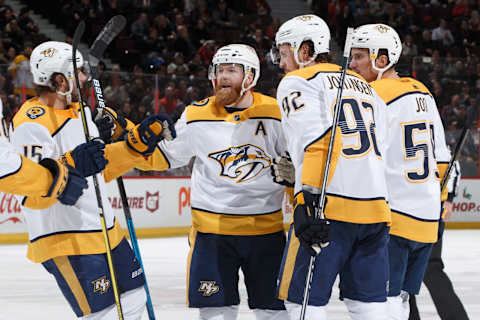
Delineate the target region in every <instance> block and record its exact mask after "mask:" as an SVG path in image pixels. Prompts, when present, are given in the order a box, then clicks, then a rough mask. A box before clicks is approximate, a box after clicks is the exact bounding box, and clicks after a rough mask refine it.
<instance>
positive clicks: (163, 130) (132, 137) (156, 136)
mask: <svg viewBox="0 0 480 320" xmlns="http://www.w3.org/2000/svg"><path fill="white" fill-rule="evenodd" d="M176 136H177V134H176V132H175V125H174V123H173V121H172V119H171V118H170V117H169V116H168V115H167V114H154V115H151V116H149V117H148V118H146V119H144V120H143V121H142V122H141V123H140V124H138V125H136V126H135V127H134V128H133V129H132V130H130V131H129V132H128V134H127V136H126V138H125V141H126V142H127V146H128V147H129V148H130V149H132V150H133V151H135V152H137V153H139V154H141V155H143V156H149V155H151V154H152V153H153V151H154V150H155V147H156V146H157V143H159V142H160V141H161V140H163V139H166V140H173V139H174V138H175V137H176Z"/></svg>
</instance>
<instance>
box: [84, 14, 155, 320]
mask: <svg viewBox="0 0 480 320" xmlns="http://www.w3.org/2000/svg"><path fill="white" fill-rule="evenodd" d="M126 23H127V21H126V19H125V17H124V16H122V15H117V16H114V17H113V18H112V19H110V21H108V23H107V24H106V25H105V28H104V29H103V30H102V32H101V33H100V34H99V35H98V36H97V38H96V39H95V41H94V42H93V44H92V46H91V47H90V49H89V53H88V59H87V61H88V64H89V66H90V72H91V75H92V83H93V87H94V92H95V100H96V101H97V104H98V107H99V108H100V110H99V111H100V112H101V113H102V108H104V107H105V102H104V99H103V91H102V86H101V83H100V80H99V79H98V73H97V67H98V63H99V61H100V59H101V58H102V56H103V53H104V52H105V50H106V48H107V46H108V45H109V44H110V42H111V41H112V40H113V39H114V38H115V37H116V36H117V35H118V34H119V33H120V32H121V31H122V30H123V28H124V27H125V24H126ZM116 180H117V185H118V190H119V192H120V198H121V199H122V205H123V213H124V215H125V220H126V221H127V227H128V233H129V235H130V241H131V242H132V247H133V251H134V252H135V256H136V257H137V260H138V262H139V263H140V267H141V268H142V270H143V278H144V280H145V285H144V288H145V293H146V295H147V312H148V318H149V319H150V320H155V312H154V311H153V304H152V298H151V297H150V290H149V289H148V283H147V276H146V275H145V269H144V267H143V262H142V256H141V254H140V248H139V245H138V241H137V235H136V233H135V227H134V225H133V219H132V214H131V212H130V206H129V205H128V201H127V193H126V192H125V184H124V183H123V178H122V177H118V178H117V179H116Z"/></svg>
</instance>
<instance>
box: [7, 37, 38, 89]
mask: <svg viewBox="0 0 480 320" xmlns="http://www.w3.org/2000/svg"><path fill="white" fill-rule="evenodd" d="M32 50H33V46H32V44H31V43H25V45H24V46H23V51H22V53H21V54H19V55H18V56H16V57H15V60H13V62H12V63H11V64H10V66H9V67H8V71H10V73H11V75H12V79H13V85H14V89H13V93H14V94H17V95H23V91H22V88H25V95H26V96H25V97H24V96H22V98H27V97H28V98H29V97H33V96H35V89H34V86H33V76H32V73H31V72H30V55H31V54H32Z"/></svg>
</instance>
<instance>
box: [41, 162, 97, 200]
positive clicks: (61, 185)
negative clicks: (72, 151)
mask: <svg viewBox="0 0 480 320" xmlns="http://www.w3.org/2000/svg"><path fill="white" fill-rule="evenodd" d="M39 164H40V165H41V166H43V167H45V168H47V169H48V170H49V171H50V173H51V174H52V177H53V182H52V185H51V186H50V189H49V190H48V193H47V194H46V195H45V197H55V198H57V199H58V201H60V202H61V203H62V204H64V205H69V206H72V205H74V204H75V203H76V202H77V200H78V198H80V197H81V196H82V194H83V190H84V189H87V188H88V183H87V179H85V178H84V177H83V176H82V175H81V173H80V172H79V171H78V170H77V169H75V168H73V167H72V166H70V165H68V164H62V163H61V162H60V161H58V160H54V159H50V158H44V159H42V160H41V161H40V162H39Z"/></svg>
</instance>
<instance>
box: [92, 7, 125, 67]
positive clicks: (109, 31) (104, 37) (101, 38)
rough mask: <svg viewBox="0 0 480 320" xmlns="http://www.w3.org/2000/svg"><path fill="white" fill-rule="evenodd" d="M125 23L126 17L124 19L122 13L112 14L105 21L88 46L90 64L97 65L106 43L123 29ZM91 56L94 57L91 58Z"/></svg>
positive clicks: (106, 45)
mask: <svg viewBox="0 0 480 320" xmlns="http://www.w3.org/2000/svg"><path fill="white" fill-rule="evenodd" d="M126 24H127V19H125V17H124V16H122V15H117V16H114V17H113V18H112V19H110V20H109V21H108V22H107V24H106V25H105V27H104V28H103V30H102V32H100V34H99V35H98V36H97V38H96V39H95V41H94V42H93V44H92V46H91V47H90V51H89V56H90V65H93V66H96V65H97V63H98V60H100V59H101V58H102V56H103V53H104V52H105V50H106V49H107V47H108V45H109V44H110V43H111V42H112V41H113V39H115V37H116V36H117V35H118V34H119V33H120V32H121V31H122V30H123V28H124V27H125V25H126ZM92 57H93V58H94V59H92Z"/></svg>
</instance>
